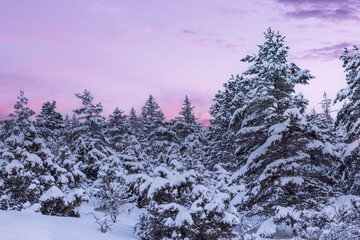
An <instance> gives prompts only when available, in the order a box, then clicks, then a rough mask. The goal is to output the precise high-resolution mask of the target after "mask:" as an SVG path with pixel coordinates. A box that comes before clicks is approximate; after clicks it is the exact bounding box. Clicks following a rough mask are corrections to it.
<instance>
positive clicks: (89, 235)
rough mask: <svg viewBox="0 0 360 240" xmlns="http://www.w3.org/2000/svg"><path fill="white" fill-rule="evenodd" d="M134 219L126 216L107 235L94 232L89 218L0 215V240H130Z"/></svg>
mask: <svg viewBox="0 0 360 240" xmlns="http://www.w3.org/2000/svg"><path fill="white" fill-rule="evenodd" d="M136 218H137V215H136V214H134V215H131V214H130V215H128V214H127V213H125V214H123V215H120V216H119V218H118V219H119V221H118V222H117V223H116V224H114V225H113V226H112V228H111V230H110V231H109V232H107V233H102V232H100V230H98V228H99V226H98V225H97V224H96V223H95V221H94V218H93V216H91V215H87V216H84V217H81V218H72V217H53V216H45V215H41V214H38V213H30V212H24V211H23V212H18V211H0V239H2V240H24V239H26V240H70V239H76V240H134V239H139V238H138V237H136V235H135V234H134V233H133V226H134V225H135V222H136Z"/></svg>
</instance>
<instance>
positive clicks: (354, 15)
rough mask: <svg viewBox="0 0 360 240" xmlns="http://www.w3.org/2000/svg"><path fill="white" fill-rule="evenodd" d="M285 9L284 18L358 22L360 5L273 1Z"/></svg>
mask: <svg viewBox="0 0 360 240" xmlns="http://www.w3.org/2000/svg"><path fill="white" fill-rule="evenodd" d="M275 1H277V2H278V3H280V4H282V5H284V6H285V7H287V9H286V10H285V14H284V15H285V16H287V17H290V18H294V19H320V20H326V21H344V20H355V21H359V20H360V18H359V11H358V8H359V7H360V3H359V2H358V1H351V0H343V1H339V0H275Z"/></svg>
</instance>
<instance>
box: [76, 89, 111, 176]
mask: <svg viewBox="0 0 360 240" xmlns="http://www.w3.org/2000/svg"><path fill="white" fill-rule="evenodd" d="M75 95H76V96H77V97H78V98H79V99H80V100H81V101H82V104H83V106H82V107H80V108H78V109H75V110H74V112H75V114H76V115H77V116H78V118H79V119H80V121H82V122H81V123H80V125H79V127H77V128H76V129H74V138H73V146H74V147H73V152H74V153H75V154H76V156H77V162H80V163H81V165H80V166H79V167H80V170H81V171H82V172H83V173H84V174H85V175H86V177H87V179H88V180H95V179H96V178H97V174H98V171H99V168H100V166H101V162H102V161H103V160H104V159H105V158H106V157H107V156H109V155H110V151H109V149H108V148H107V139H106V138H105V136H104V134H103V131H102V129H103V127H104V125H105V118H104V117H103V116H102V115H101V113H102V111H103V107H102V105H101V103H97V104H94V103H93V96H92V94H91V93H90V92H89V91H87V90H84V93H83V94H80V93H77V94H75Z"/></svg>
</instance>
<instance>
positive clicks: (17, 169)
mask: <svg viewBox="0 0 360 240" xmlns="http://www.w3.org/2000/svg"><path fill="white" fill-rule="evenodd" d="M27 104H28V99H27V98H26V97H25V95H24V92H23V91H20V95H19V96H18V101H17V102H16V104H15V105H14V110H15V111H14V113H13V114H11V116H13V117H14V120H15V122H14V127H13V129H12V131H11V135H10V137H8V138H7V139H6V140H5V149H4V150H3V151H2V156H1V159H3V161H4V162H3V164H2V167H3V169H1V175H2V176H1V178H2V179H3V183H2V185H3V192H2V193H1V195H2V198H6V199H8V202H7V204H6V205H4V204H3V205H2V208H3V209H4V208H5V209H16V210H21V209H23V208H25V207H28V206H30V205H33V204H36V203H39V198H40V196H41V195H42V194H43V193H44V192H45V191H46V190H47V189H49V188H50V187H51V186H52V185H53V184H54V182H55V178H54V177H53V176H52V175H51V170H52V168H53V165H54V163H53V155H52V154H51V152H50V150H49V149H48V148H47V147H46V145H45V142H44V140H43V139H41V138H39V137H38V135H37V132H36V129H35V127H34V126H33V124H32V122H31V120H30V117H31V116H32V115H34V114H35V113H34V111H33V110H31V109H30V108H29V107H28V106H27Z"/></svg>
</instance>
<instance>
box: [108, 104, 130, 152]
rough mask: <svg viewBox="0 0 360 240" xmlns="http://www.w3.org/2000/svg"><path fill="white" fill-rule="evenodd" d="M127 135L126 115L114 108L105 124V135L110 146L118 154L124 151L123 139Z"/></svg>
mask: <svg viewBox="0 0 360 240" xmlns="http://www.w3.org/2000/svg"><path fill="white" fill-rule="evenodd" d="M128 133H129V131H128V125H127V122H126V115H124V112H123V111H121V110H120V109H119V108H115V110H114V112H113V114H111V115H110V116H109V120H108V121H107V124H106V130H105V135H106V137H107V138H108V139H109V142H110V146H112V148H113V149H115V150H116V151H118V152H120V151H122V150H123V149H124V147H125V146H124V138H126V135H127V134H128Z"/></svg>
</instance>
